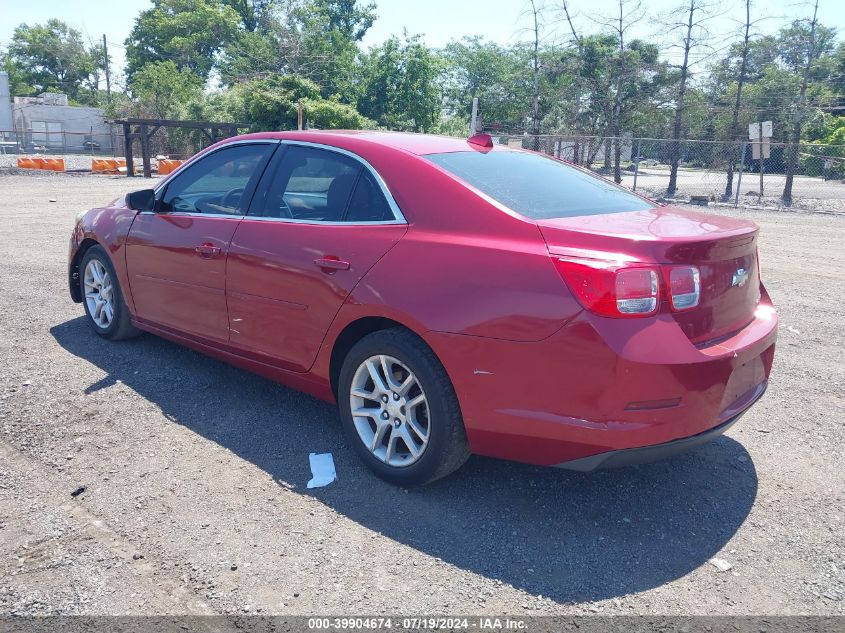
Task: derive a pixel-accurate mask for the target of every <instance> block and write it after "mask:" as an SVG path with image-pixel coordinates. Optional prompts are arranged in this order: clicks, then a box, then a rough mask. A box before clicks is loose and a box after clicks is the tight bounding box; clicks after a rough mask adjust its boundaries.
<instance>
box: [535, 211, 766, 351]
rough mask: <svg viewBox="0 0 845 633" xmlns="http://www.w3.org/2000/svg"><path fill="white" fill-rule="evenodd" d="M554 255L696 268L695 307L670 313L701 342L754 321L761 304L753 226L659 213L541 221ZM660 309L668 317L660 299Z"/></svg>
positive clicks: (665, 301) (664, 297) (715, 218)
mask: <svg viewBox="0 0 845 633" xmlns="http://www.w3.org/2000/svg"><path fill="white" fill-rule="evenodd" d="M537 225H538V226H539V228H540V231H541V233H542V235H543V238H544V239H545V240H546V244H547V245H548V248H549V253H550V254H551V255H552V256H564V257H578V258H585V259H613V260H620V261H625V262H630V263H645V264H659V265H661V266H664V267H665V266H668V265H687V266H696V267H698V269H699V273H700V289H701V295H700V299H699V303H698V305H697V306H696V307H694V308H691V309H689V310H685V311H681V312H672V315H673V316H674V318H675V320H676V322H677V323H678V325H679V326H680V327H681V328H682V329H683V331H684V332H685V333H686V335H687V336H688V337H689V338H690V340H691V341H693V342H694V343H696V344H703V343H706V342H708V341H712V340H713V339H716V338H719V337H722V336H725V335H728V334H730V333H732V332H734V331H736V330H738V329H740V328H742V327H743V326H744V325H746V324H747V323H748V322H749V321H751V319H752V318H753V315H754V311H755V309H756V307H757V304H758V302H759V300H760V283H759V271H758V269H757V266H758V263H757V235H758V230H759V229H758V227H757V225H756V224H754V223H753V222H748V221H745V220H738V219H734V218H727V217H723V216H716V215H710V214H704V213H697V212H690V211H682V210H680V209H673V208H668V207H659V208H653V209H646V210H641V211H631V212H623V213H610V214H602V215H587V216H578V217H568V218H553V219H548V220H538V221H537ZM661 296H662V305H661V311H666V312H669V311H670V308H669V305H668V296H667V293H666V292H665V291H664V292H663V293H662V294H661Z"/></svg>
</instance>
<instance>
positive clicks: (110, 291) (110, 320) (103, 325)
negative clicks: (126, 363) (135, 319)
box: [79, 245, 141, 341]
mask: <svg viewBox="0 0 845 633" xmlns="http://www.w3.org/2000/svg"><path fill="white" fill-rule="evenodd" d="M79 286H80V290H81V295H82V305H83V306H84V307H85V314H86V315H87V316H88V319H87V320H88V324H89V325H90V326H91V328H92V329H93V330H94V331H95V332H96V333H97V334H99V335H100V336H102V337H103V338H105V339H108V340H110V341H119V340H122V339H127V338H132V337H133V336H138V335H139V334H141V331H140V330H139V329H137V328H136V327H135V326H133V325H132V320H131V316H130V315H129V310H128V309H127V307H126V302H125V301H124V300H123V293H122V292H121V289H120V283H119V282H118V280H117V274H116V273H115V271H114V266H112V263H111V260H110V259H109V256H108V255H107V254H106V251H105V249H103V247H102V246H99V245H96V246H92V247H91V248H89V249H88V250H87V251H85V254H84V255H83V256H82V261H81V262H80V264H79Z"/></svg>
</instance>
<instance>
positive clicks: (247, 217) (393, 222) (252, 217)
mask: <svg viewBox="0 0 845 633" xmlns="http://www.w3.org/2000/svg"><path fill="white" fill-rule="evenodd" d="M197 215H203V214H201V213H199V214H197ZM234 217H240V218H242V219H244V220H255V221H257V222H286V223H288V224H314V225H321V226H382V225H397V224H401V225H407V224H408V223H407V222H406V221H405V220H396V219H393V220H371V221H369V222H366V221H364V222H337V221H336V220H307V219H300V218H265V217H261V216H258V215H244V216H234Z"/></svg>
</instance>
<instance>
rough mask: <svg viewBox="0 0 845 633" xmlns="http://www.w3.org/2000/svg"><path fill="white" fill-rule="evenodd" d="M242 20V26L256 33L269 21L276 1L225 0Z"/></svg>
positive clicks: (224, 2)
mask: <svg viewBox="0 0 845 633" xmlns="http://www.w3.org/2000/svg"><path fill="white" fill-rule="evenodd" d="M223 4H225V5H228V6H230V7H232V9H234V10H235V12H236V13H237V14H238V16H239V17H240V18H241V24H242V25H243V27H244V28H245V29H246V30H247V31H248V32H250V33H253V32H255V31H256V30H258V29H259V27H260V26H262V24H263V23H264V22H265V21H266V20H267V18H268V16H269V14H270V13H271V10H272V8H273V4H274V0H223Z"/></svg>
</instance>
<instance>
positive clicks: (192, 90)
mask: <svg viewBox="0 0 845 633" xmlns="http://www.w3.org/2000/svg"><path fill="white" fill-rule="evenodd" d="M203 83H204V82H203V80H202V78H201V77H199V76H197V75H196V74H194V72H193V71H191V70H189V69H187V68H183V69H181V70H180V69H179V68H178V67H177V66H176V64H175V63H173V62H172V61H166V62H152V63H149V64H146V65H145V66H144V67H143V68H141V69H140V70H139V71H137V72H136V73H135V74H134V75H133V76H132V80H131V82H130V84H129V89H130V91H131V93H132V96H133V97H134V98H135V102H136V104H137V106H138V108H139V110H140V112H141V113H143V114H145V115H147V116H152V117H155V118H162V119H167V118H179V112H180V111H181V109H182V107H183V106H184V105H185V104H187V103H188V102H190V101H191V100H194V99H196V98H197V97H198V96H199V95H200V94H201V93H202V87H203Z"/></svg>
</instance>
